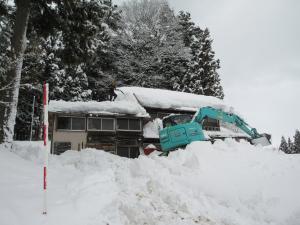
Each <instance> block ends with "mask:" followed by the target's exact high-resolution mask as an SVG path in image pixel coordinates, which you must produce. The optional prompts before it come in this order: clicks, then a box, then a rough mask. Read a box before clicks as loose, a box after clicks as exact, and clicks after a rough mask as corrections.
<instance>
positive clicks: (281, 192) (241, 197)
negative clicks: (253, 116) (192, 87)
mask: <svg viewBox="0 0 300 225" xmlns="http://www.w3.org/2000/svg"><path fill="white" fill-rule="evenodd" d="M18 145H19V146H20V144H19V143H18ZM24 146H25V147H26V148H27V149H28V150H29V149H30V148H33V149H38V147H37V146H33V145H32V147H30V145H24ZM21 155H22V157H23V158H24V155H23V154H21ZM28 155H30V156H27V157H25V158H27V159H26V160H25V159H23V158H20V157H19V156H18V155H16V154H14V153H12V152H9V151H3V150H2V151H1V150H0V178H1V179H0V199H1V201H0V224H1V225H12V224H23V225H40V224H45V225H57V224H64V225H77V224H78V225H82V224H89V225H96V224H97V225H99V224H100V225H107V224H110V225H119V224H120V225H141V224H147V225H165V224H171V225H173V224H174V225H175V224H176V225H177V224H178V225H180V224H182V225H187V224H188V225H192V224H202V225H217V224H218V225H219V224H220V225H241V224H242V225H267V224H268V225H287V224H288V225H299V224H300V193H299V190H300V180H299V174H300V155H285V154H282V153H280V152H278V151H274V150H271V149H263V148H260V147H254V146H251V145H249V144H248V143H246V142H245V143H236V142H233V141H230V140H228V141H226V142H222V141H217V142H216V143H215V144H214V145H211V144H210V143H207V142H194V143H192V144H191V145H189V146H188V147H187V149H186V150H180V151H176V152H173V153H171V154H170V155H169V157H167V158H166V157H158V156H157V155H156V154H155V153H154V154H152V155H151V156H150V157H146V156H140V157H139V158H138V159H127V158H120V157H118V156H115V155H112V154H109V153H105V152H103V151H99V150H92V149H87V150H84V151H81V152H77V151H68V152H66V153H64V154H62V155H61V156H51V157H50V159H49V177H48V181H49V182H48V215H47V216H43V215H41V212H42V190H41V188H42V185H41V184H42V164H37V162H38V159H39V156H38V154H36V153H35V151H28ZM35 157H36V159H35Z"/></svg>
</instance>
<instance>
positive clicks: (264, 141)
mask: <svg viewBox="0 0 300 225" xmlns="http://www.w3.org/2000/svg"><path fill="white" fill-rule="evenodd" d="M270 139H271V136H270V135H268V134H262V136H261V137H259V138H255V139H252V140H251V143H252V144H253V145H261V146H268V145H271V141H270Z"/></svg>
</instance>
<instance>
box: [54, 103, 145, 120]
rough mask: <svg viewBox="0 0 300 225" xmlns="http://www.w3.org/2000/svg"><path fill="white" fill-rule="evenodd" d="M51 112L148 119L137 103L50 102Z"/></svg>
mask: <svg viewBox="0 0 300 225" xmlns="http://www.w3.org/2000/svg"><path fill="white" fill-rule="evenodd" d="M49 112H62V113H95V114H104V115H120V114H122V115H123V114H126V115H134V116H137V117H148V116H149V115H148V113H147V112H146V110H145V109H144V108H143V107H141V106H140V105H139V104H137V103H136V102H132V101H125V100H123V101H116V102H110V101H105V102H96V101H89V102H67V101H62V100H60V101H50V103H49Z"/></svg>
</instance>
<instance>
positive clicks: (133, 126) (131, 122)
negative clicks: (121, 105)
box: [117, 118, 141, 131]
mask: <svg viewBox="0 0 300 225" xmlns="http://www.w3.org/2000/svg"><path fill="white" fill-rule="evenodd" d="M117 125H118V130H129V131H140V130H141V121H140V120H139V119H125V118H120V119H118V120H117Z"/></svg>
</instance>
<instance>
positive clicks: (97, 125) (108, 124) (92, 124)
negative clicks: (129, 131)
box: [88, 118, 115, 131]
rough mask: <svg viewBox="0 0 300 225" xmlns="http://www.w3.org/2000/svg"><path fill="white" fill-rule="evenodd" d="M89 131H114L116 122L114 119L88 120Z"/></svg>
mask: <svg viewBox="0 0 300 225" xmlns="http://www.w3.org/2000/svg"><path fill="white" fill-rule="evenodd" d="M88 130H91V131H93V130H94V131H96V130H102V131H114V130H115V120H114V119H112V118H88Z"/></svg>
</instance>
